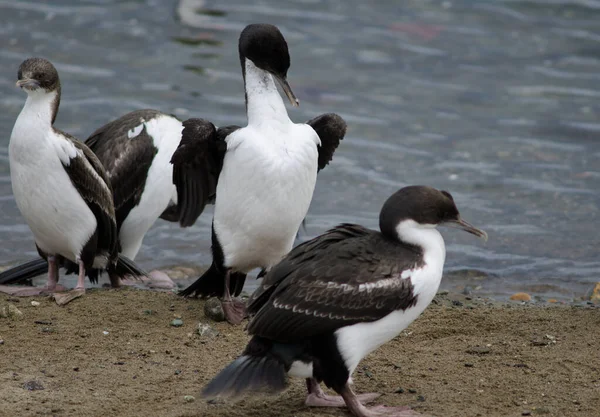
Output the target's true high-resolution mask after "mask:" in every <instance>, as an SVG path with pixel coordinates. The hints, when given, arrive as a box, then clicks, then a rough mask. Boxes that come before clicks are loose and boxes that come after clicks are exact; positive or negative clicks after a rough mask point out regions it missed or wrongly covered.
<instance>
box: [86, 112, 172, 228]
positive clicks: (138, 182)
mask: <svg viewBox="0 0 600 417" xmlns="http://www.w3.org/2000/svg"><path fill="white" fill-rule="evenodd" d="M160 115H162V113H161V112H159V111H156V110H148V109H146V110H138V111H133V112H130V113H127V114H126V115H125V116H122V117H120V118H119V119H116V120H113V121H112V122H110V123H107V124H105V125H104V126H102V127H100V128H99V129H97V130H96V131H94V132H93V133H92V134H91V135H90V136H89V137H88V139H87V140H86V141H85V144H86V145H87V146H88V147H89V148H90V149H91V150H92V151H93V152H94V153H95V154H96V156H97V157H98V159H99V160H100V162H101V163H102V165H103V166H104V168H105V169H106V171H107V173H108V176H109V178H110V182H111V184H112V187H113V199H114V203H115V216H116V221H117V230H120V229H121V225H122V224H123V221H124V220H125V219H126V218H127V216H128V215H129V212H130V211H131V210H132V209H133V208H134V207H135V206H137V205H138V204H139V202H140V199H141V198H142V193H143V192H144V188H145V186H146V178H147V177H148V171H149V170H150V167H151V165H152V161H153V160H154V157H155V156H156V154H157V153H158V149H157V148H156V147H155V146H154V142H153V140H152V138H151V137H150V135H149V134H148V132H147V130H146V126H144V127H143V128H142V131H141V132H140V133H139V134H138V135H137V136H136V137H135V139H134V140H132V139H131V138H129V135H128V132H129V130H130V129H131V128H132V127H135V126H137V125H140V124H142V123H143V122H145V121H150V120H151V119H153V118H155V117H158V116H160Z"/></svg>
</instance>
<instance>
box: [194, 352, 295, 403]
mask: <svg viewBox="0 0 600 417" xmlns="http://www.w3.org/2000/svg"><path fill="white" fill-rule="evenodd" d="M286 382H287V378H286V371H285V366H284V364H283V363H282V362H281V361H278V360H277V358H275V357H273V356H270V355H268V356H250V355H243V356H240V357H239V358H237V359H236V360H235V361H233V362H232V363H231V364H229V366H227V367H226V368H225V369H223V370H222V371H221V372H220V373H219V374H218V375H217V376H216V377H215V378H213V380H212V381H210V382H209V383H208V385H207V386H206V387H204V389H203V390H202V396H203V397H206V398H210V397H217V396H220V397H237V396H240V395H242V394H244V393H247V392H248V393H249V392H268V393H277V392H280V391H282V390H283V389H285V387H286Z"/></svg>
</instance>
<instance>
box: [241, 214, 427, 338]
mask: <svg viewBox="0 0 600 417" xmlns="http://www.w3.org/2000/svg"><path fill="white" fill-rule="evenodd" d="M421 266H423V258H422V253H421V251H420V250H419V249H418V248H416V247H413V246H409V245H404V244H401V243H396V242H391V241H390V240H389V239H387V238H386V237H385V236H383V235H382V234H381V233H380V232H376V231H373V230H369V229H366V228H363V227H361V226H358V225H351V224H345V225H341V226H338V227H337V228H335V229H332V230H330V231H328V232H326V233H325V234H323V235H321V236H319V237H317V238H315V239H313V240H311V241H308V242H305V243H303V244H301V245H299V246H297V247H296V248H294V249H293V250H292V251H291V252H290V254H289V255H288V256H287V257H286V258H285V259H284V260H282V261H281V263H279V264H278V265H276V266H275V267H274V268H273V269H272V270H271V271H270V273H269V274H267V277H266V278H265V282H264V283H263V285H266V286H268V289H266V290H263V289H262V285H261V287H260V288H259V289H258V290H257V292H258V293H259V294H258V295H257V296H256V298H254V297H253V301H252V302H251V303H250V304H249V307H248V310H249V311H257V314H256V316H255V317H254V318H253V320H252V321H251V322H250V325H249V326H248V332H249V333H250V334H253V335H257V336H261V337H265V338H268V339H273V340H277V341H280V342H285V343H296V342H299V341H302V340H304V339H305V338H310V337H314V336H318V335H321V334H325V333H329V332H333V331H335V330H337V329H338V328H340V327H343V326H349V325H352V324H355V323H360V322H369V321H375V320H379V319H381V318H382V317H385V316H386V315H388V314H389V313H391V312H392V311H396V310H404V309H406V308H409V307H411V306H413V305H414V304H415V303H416V296H415V295H414V294H413V291H412V284H411V282H410V278H409V279H401V278H400V275H401V273H402V271H405V270H410V269H414V268H419V267H421ZM361 286H362V287H361ZM261 293H262V294H261ZM267 297H268V299H267Z"/></svg>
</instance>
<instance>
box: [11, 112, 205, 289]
mask: <svg viewBox="0 0 600 417" xmlns="http://www.w3.org/2000/svg"><path fill="white" fill-rule="evenodd" d="M182 129H183V125H182V124H181V121H180V120H178V119H177V118H176V117H174V116H171V115H168V114H164V113H161V112H159V111H156V110H137V111H133V112H130V113H127V114H125V115H124V116H121V117H119V118H118V119H116V120H113V121H111V122H110V123H107V124H105V125H104V126H102V127H100V128H99V129H97V130H96V131H95V132H94V133H92V134H91V135H90V137H89V138H88V139H87V140H86V142H85V144H86V145H87V146H88V147H89V148H90V149H91V150H92V152H94V154H95V155H96V156H97V157H98V160H99V161H100V162H101V163H102V165H103V166H104V168H105V170H106V174H107V176H108V179H109V180H110V184H111V186H112V191H113V201H114V205H115V207H114V209H115V220H116V223H117V234H118V248H119V253H121V254H122V255H124V256H126V257H127V258H129V259H131V260H133V259H135V257H136V255H137V254H138V252H139V250H140V247H141V245H142V240H143V238H144V236H145V235H146V233H147V232H148V230H149V229H150V227H152V225H153V224H154V222H155V221H156V220H157V219H158V218H159V217H161V218H163V219H165V220H169V221H179V222H180V224H181V225H182V226H183V227H186V226H191V225H192V224H194V222H195V220H196V218H197V217H198V216H199V215H200V213H201V211H202V209H203V207H202V208H201V209H200V210H198V211H197V212H195V213H193V214H186V215H185V216H180V214H179V213H180V210H179V206H177V190H176V188H175V185H174V184H173V165H172V164H171V157H172V156H173V152H175V149H177V146H178V145H179V141H180V140H181V131H182ZM47 271H48V264H47V263H46V262H45V261H44V260H43V259H35V260H33V261H29V262H27V263H25V264H22V265H19V266H16V267H14V268H11V269H9V270H7V271H4V272H2V273H0V283H18V282H20V281H23V280H26V279H30V278H33V277H35V276H38V275H41V274H43V273H46V272H47ZM148 277H149V278H150V280H151V281H152V282H151V284H150V285H151V286H153V287H156V286H164V287H168V288H172V286H173V282H172V281H171V280H170V279H169V278H168V277H167V276H166V275H164V274H163V273H160V272H158V271H157V272H156V273H155V272H151V273H150V274H148ZM120 282H121V281H120V280H113V281H111V283H112V284H113V286H118V285H119V284H120Z"/></svg>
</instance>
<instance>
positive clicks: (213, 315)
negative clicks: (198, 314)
mask: <svg viewBox="0 0 600 417" xmlns="http://www.w3.org/2000/svg"><path fill="white" fill-rule="evenodd" d="M204 315H205V316H206V318H208V319H211V320H214V321H216V322H220V321H225V313H224V312H223V307H222V306H221V301H219V299H218V298H210V299H208V300H206V302H205V303H204Z"/></svg>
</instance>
